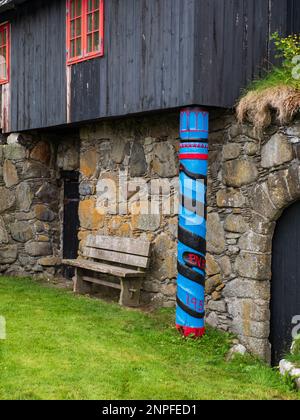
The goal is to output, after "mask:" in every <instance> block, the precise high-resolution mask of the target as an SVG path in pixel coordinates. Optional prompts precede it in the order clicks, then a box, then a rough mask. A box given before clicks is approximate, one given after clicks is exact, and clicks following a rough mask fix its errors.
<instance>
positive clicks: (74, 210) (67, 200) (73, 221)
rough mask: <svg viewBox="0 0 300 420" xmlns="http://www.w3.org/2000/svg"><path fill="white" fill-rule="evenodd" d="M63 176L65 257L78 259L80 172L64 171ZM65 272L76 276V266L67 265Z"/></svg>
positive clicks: (66, 275)
mask: <svg viewBox="0 0 300 420" xmlns="http://www.w3.org/2000/svg"><path fill="white" fill-rule="evenodd" d="M62 178H63V182H64V216H63V258H64V259H76V258H77V254H78V246H79V240H78V229H79V215H78V209H79V173H78V172H75V171H63V172H62ZM63 274H64V276H65V277H66V278H68V279H71V278H72V277H73V276H74V268H73V267H65V268H64V273H63Z"/></svg>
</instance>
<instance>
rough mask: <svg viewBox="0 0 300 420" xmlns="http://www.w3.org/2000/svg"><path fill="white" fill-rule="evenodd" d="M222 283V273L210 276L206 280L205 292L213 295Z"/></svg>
mask: <svg viewBox="0 0 300 420" xmlns="http://www.w3.org/2000/svg"><path fill="white" fill-rule="evenodd" d="M221 284H222V278H221V276H220V274H217V275H216V276H213V277H210V278H209V279H208V280H206V283H205V292H206V293H207V294H208V295H211V294H212V293H213V292H214V291H215V290H216V288H217V287H218V286H220V285H221Z"/></svg>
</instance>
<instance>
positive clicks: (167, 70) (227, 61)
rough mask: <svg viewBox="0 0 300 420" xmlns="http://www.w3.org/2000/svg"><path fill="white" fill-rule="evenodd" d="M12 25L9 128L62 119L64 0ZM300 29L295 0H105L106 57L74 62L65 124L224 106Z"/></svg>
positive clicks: (30, 8) (29, 10)
mask: <svg viewBox="0 0 300 420" xmlns="http://www.w3.org/2000/svg"><path fill="white" fill-rule="evenodd" d="M6 19H10V21H11V23H12V62H11V68H12V75H11V85H12V86H11V88H12V98H11V115H12V122H11V126H12V131H22V130H27V129H33V128H46V127H53V126H54V127H55V126H59V125H64V124H66V123H67V82H66V41H65V33H66V1H65V0H51V1H49V0H28V1H27V2H25V3H23V4H19V6H17V7H16V11H10V12H9V13H1V15H0V21H3V20H6ZM275 30H279V31H280V32H281V33H282V34H287V33H290V32H292V31H293V30H300V2H299V0H259V1H257V0H105V39H104V46H105V55H104V57H103V58H98V59H94V60H90V61H88V62H84V63H80V64H76V65H74V66H72V71H71V73H72V75H71V76H72V77H71V79H72V82H71V96H70V99H71V100H70V114H69V115H70V116H71V122H85V121H89V120H94V119H98V118H106V117H112V116H122V115H128V114H138V113H142V112H147V111H159V110H164V109H171V108H177V107H183V106H187V105H195V104H197V105H202V106H218V107H231V106H233V105H234V103H235V101H236V99H237V98H238V96H239V94H240V91H241V88H243V87H244V86H245V85H247V84H248V82H250V81H251V80H253V78H254V77H256V76H258V75H260V74H261V73H262V71H263V69H264V68H266V67H267V66H268V64H269V60H270V59H271V58H272V55H273V54H272V49H271V44H270V42H269V35H270V34H271V33H272V32H274V31H275Z"/></svg>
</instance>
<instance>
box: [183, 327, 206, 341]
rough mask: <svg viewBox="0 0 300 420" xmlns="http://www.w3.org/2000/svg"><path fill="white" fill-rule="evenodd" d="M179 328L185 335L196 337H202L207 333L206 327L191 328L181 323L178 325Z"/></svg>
mask: <svg viewBox="0 0 300 420" xmlns="http://www.w3.org/2000/svg"><path fill="white" fill-rule="evenodd" d="M176 328H177V330H178V331H179V332H180V334H182V335H183V336H184V337H191V336H192V337H194V338H200V337H203V336H204V335H205V331H206V330H205V328H190V327H182V326H181V325H176Z"/></svg>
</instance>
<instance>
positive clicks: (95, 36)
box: [94, 32, 100, 51]
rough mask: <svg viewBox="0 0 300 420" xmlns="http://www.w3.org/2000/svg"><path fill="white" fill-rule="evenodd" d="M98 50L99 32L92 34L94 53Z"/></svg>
mask: <svg viewBox="0 0 300 420" xmlns="http://www.w3.org/2000/svg"><path fill="white" fill-rule="evenodd" d="M99 50H100V39H99V32H95V33H94V51H99Z"/></svg>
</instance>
